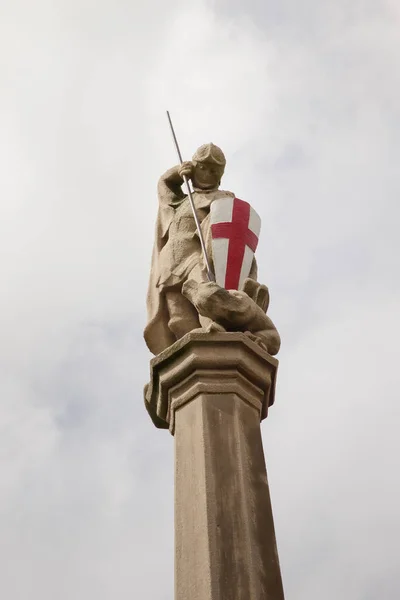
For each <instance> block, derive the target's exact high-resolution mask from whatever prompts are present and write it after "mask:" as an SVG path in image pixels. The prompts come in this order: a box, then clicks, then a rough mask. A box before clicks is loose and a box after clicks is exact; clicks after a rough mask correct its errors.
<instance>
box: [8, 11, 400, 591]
mask: <svg viewBox="0 0 400 600" xmlns="http://www.w3.org/2000/svg"><path fill="white" fill-rule="evenodd" d="M399 57H400V7H399V4H398V2H397V1H396V0H373V1H372V0H363V1H361V0H353V2H350V3H349V2H348V1H347V0H336V1H335V2H333V1H328V0H304V1H303V2H301V3H300V2H297V1H296V0H280V1H279V2H278V1H277V0H247V2H245V3H244V2H241V1H240V0H229V1H228V0H215V1H213V2H211V1H207V0H197V2H193V1H192V0H186V1H185V2H183V0H182V1H181V0H169V2H164V1H163V0H157V1H156V0H153V1H150V0H149V2H147V3H142V2H136V1H135V0H133V1H132V0H129V1H128V0H113V1H112V2H111V0H101V1H98V2H93V1H91V0H79V1H78V0H68V1H67V0H51V1H50V0H37V1H36V2H34V3H33V2H28V1H27V0H14V1H13V2H6V1H5V0H0V130H1V131H2V135H1V138H0V163H1V167H2V168H1V176H0V267H1V268H0V273H1V279H2V293H1V295H0V331H1V336H0V440H1V441H0V532H1V535H0V565H1V566H0V595H1V597H2V598H7V600H28V599H29V600H53V599H54V598H57V599H58V600H87V599H88V598H96V600H111V599H114V598H116V597H118V598H119V599H120V600H125V599H128V598H129V599H131V598H136V597H138V598H139V597H140V598H141V599H142V600H150V599H151V600H153V599H154V598H157V599H158V600H172V599H173V552H174V550H173V438H172V437H171V436H170V435H169V433H168V432H166V431H160V430H157V429H155V428H154V426H153V425H152V423H151V422H150V419H149V418H148V415H147V413H146V411H145V409H144V406H143V397H142V388H143V385H144V384H145V383H146V381H147V378H148V375H149V365H148V363H149V358H150V354H149V352H148V351H147V349H146V347H145V344H144V341H143V338H142V331H143V328H144V325H145V322H146V310H145V296H146V287H147V280H148V276H149V267H150V256H151V249H152V242H153V230H154V221H155V216H156V211H157V195H156V185H157V180H158V177H159V176H160V175H161V174H162V173H163V172H164V171H165V170H166V169H167V168H169V167H171V166H173V165H174V164H175V163H176V157H175V151H174V147H173V145H172V141H171V136H170V133H169V131H168V124H167V120H166V116H165V110H166V109H169V110H170V111H171V115H172V118H173V120H174V123H175V127H176V132H177V135H178V138H179V141H180V144H181V149H182V153H183V154H184V156H185V158H190V157H191V155H192V154H193V152H194V151H195V149H196V148H197V147H198V146H199V145H201V144H203V143H206V142H209V141H212V142H214V143H216V144H218V145H219V146H221V147H222V149H223V150H224V152H225V155H226V157H227V168H226V174H225V176H224V180H223V187H224V189H228V190H231V191H233V192H235V193H236V194H237V195H238V196H239V197H240V198H243V199H245V200H247V201H249V202H250V203H251V204H252V206H254V208H255V209H256V210H257V212H258V213H259V214H260V216H261V218H262V231H261V238H260V244H259V247H258V250H257V258H258V264H259V280H260V281H261V282H262V283H265V284H267V285H268V287H269V289H270V294H271V305H270V309H269V315H270V316H271V318H272V319H273V321H274V322H275V324H276V325H277V328H278V330H279V331H280V334H281V337H282V349H281V352H280V353H279V360H280V366H279V373H278V384H277V394H276V403H275V405H274V407H273V408H272V409H271V410H270V414H269V417H268V419H267V421H265V422H264V423H263V424H262V434H263V441H264V449H265V455H266V462H267V469H268V476H269V482H270V487H271V495H272V503H273V510H274V517H275V527H276V533H277V541H278V549H279V555H280V561H281V568H282V576H283V581H284V587H285V592H286V597H287V599H288V600H290V599H291V598H293V599H294V598H296V600H320V599H321V598H324V600H336V599H337V598H341V599H342V600H378V599H379V600H397V599H398V598H399V597H400V583H399V577H398V574H399V569H400V553H399V550H398V540H399V536H400V514H399V506H400V481H399V456H400V438H399V433H398V432H399V429H400V408H399V404H398V389H399V385H400V370H399V368H398V364H397V357H398V355H399V351H398V339H399V335H400V314H399V306H400V280H399V272H400V242H399V234H398V229H399V225H398V223H399V218H400V209H399V206H398V201H399V193H400V176H399V173H398V171H399V169H398V165H397V160H398V156H399V150H400V68H399V66H400V65H399Z"/></svg>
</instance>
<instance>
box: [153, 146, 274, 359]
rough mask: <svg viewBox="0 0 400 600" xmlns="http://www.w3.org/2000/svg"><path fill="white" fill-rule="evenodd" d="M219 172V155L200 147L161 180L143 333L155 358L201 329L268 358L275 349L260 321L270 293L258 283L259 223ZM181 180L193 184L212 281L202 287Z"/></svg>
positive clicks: (266, 323)
mask: <svg viewBox="0 0 400 600" xmlns="http://www.w3.org/2000/svg"><path fill="white" fill-rule="evenodd" d="M225 165H226V160H225V156H224V154H223V152H222V150H221V149H220V148H218V146H215V145H214V144H205V145H203V146H201V147H200V148H199V149H198V150H197V151H196V152H195V154H194V156H193V158H192V161H189V162H184V163H182V164H181V165H178V166H175V167H173V168H172V169H169V170H168V171H167V172H166V173H164V175H163V176H162V177H161V178H160V180H159V183H158V199H159V210H158V215H157V221H156V231H155V242H154V249H153V256H152V266H151V275H150V282H149V289H148V294H147V310H148V323H147V325H146V328H145V331H144V337H145V340H146V343H147V346H148V348H149V349H150V351H151V352H153V354H159V353H160V352H162V351H163V350H164V349H166V348H167V347H168V346H170V345H171V344H173V343H174V342H175V341H176V340H178V339H180V338H181V337H183V336H184V335H185V334H186V333H188V332H190V331H193V330H200V329H202V330H205V331H244V332H246V333H247V334H248V335H249V336H250V337H251V338H252V339H254V340H255V341H256V342H257V343H259V344H260V346H262V347H263V348H264V349H266V350H268V352H269V353H270V354H276V353H277V352H278V350H279V345H280V338H279V334H278V332H277V331H276V329H275V327H274V325H273V323H272V321H271V320H270V319H269V317H267V315H266V314H265V313H266V310H267V308H268V302H269V295H268V289H267V288H266V287H265V286H263V285H260V284H259V283H257V264H256V260H255V258H254V252H255V249H256V246H257V242H258V235H259V231H260V221H259V217H258V215H257V213H256V212H255V211H254V209H252V207H251V206H250V205H249V204H248V203H247V202H244V201H243V200H239V199H237V198H235V194H233V193H232V192H227V191H223V190H220V189H219V186H220V183H221V178H222V176H223V174H224V170H225ZM184 176H186V177H187V179H188V180H190V181H191V182H192V186H193V193H192V196H193V201H194V205H195V209H196V214H197V218H198V221H199V223H200V227H201V231H202V235H203V239H204V240H205V246H206V250H207V255H208V259H209V262H210V265H211V268H212V269H213V272H214V273H215V276H216V277H215V279H216V281H215V282H209V281H208V280H207V270H206V267H205V262H204V258H203V254H202V249H201V244H200V238H199V233H198V231H197V227H196V222H195V219H194V216H193V212H192V207H191V205H190V202H189V199H188V196H187V195H186V193H185V192H184V191H183V190H182V186H183V184H184Z"/></svg>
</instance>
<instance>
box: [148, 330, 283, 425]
mask: <svg viewBox="0 0 400 600" xmlns="http://www.w3.org/2000/svg"><path fill="white" fill-rule="evenodd" d="M277 368H278V360H277V359H276V358H273V357H272V356H270V355H269V354H268V353H267V352H266V351H265V350H263V349H262V348H260V346H258V345H257V344H256V343H255V342H254V341H253V340H251V339H250V338H249V337H248V336H247V335H246V334H244V333H235V332H231V333H203V332H191V333H188V334H187V335H185V336H184V337H183V338H181V339H180V340H178V341H177V342H175V343H174V344H173V345H172V346H170V347H169V348H167V349H166V350H164V351H163V352H161V353H160V354H159V355H158V356H156V357H154V358H153V359H152V360H151V362H150V383H149V384H147V385H146V387H145V404H146V408H147V410H148V412H149V414H150V417H151V418H152V420H153V423H154V424H155V425H156V427H159V428H163V429H169V430H170V432H171V433H172V435H173V434H174V431H175V413H176V411H177V410H179V409H180V408H181V407H182V406H184V405H185V404H187V403H188V402H191V401H192V400H194V399H195V398H196V397H197V396H199V395H200V394H235V395H236V396H238V397H240V398H241V399H242V400H243V401H244V402H245V403H247V404H249V405H250V406H252V407H253V408H254V409H255V410H256V411H257V412H258V414H259V418H260V421H261V420H263V419H265V418H266V417H267V415H268V408H269V406H271V405H272V404H273V402H274V398H275V381H276V373H277Z"/></svg>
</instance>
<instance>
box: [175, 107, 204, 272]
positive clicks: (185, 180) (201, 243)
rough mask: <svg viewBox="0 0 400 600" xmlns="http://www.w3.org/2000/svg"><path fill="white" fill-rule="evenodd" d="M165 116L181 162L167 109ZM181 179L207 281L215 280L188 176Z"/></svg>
mask: <svg viewBox="0 0 400 600" xmlns="http://www.w3.org/2000/svg"><path fill="white" fill-rule="evenodd" d="M167 117H168V121H169V126H170V128H171V133H172V137H173V139H174V143H175V148H176V152H177V154H178V158H179V162H180V163H181V164H182V163H183V160H182V154H181V151H180V149H179V144H178V140H177V139H176V135H175V130H174V126H173V125H172V121H171V116H170V114H169V111H168V110H167ZM183 181H184V182H185V184H186V187H187V192H188V197H189V202H190V206H191V208H192V212H193V217H194V221H195V223H196V227H197V232H198V234H199V238H200V245H201V250H202V252H203V257H204V262H205V263H206V268H207V277H208V281H215V276H214V273H213V272H212V270H211V267H210V262H209V260H208V256H207V250H206V245H205V243H204V238H203V233H202V231H201V227H200V222H199V219H198V217H197V213H196V207H195V205H194V201H193V195H192V190H191V189H190V185H189V181H188V178H187V177H186V175H184V176H183Z"/></svg>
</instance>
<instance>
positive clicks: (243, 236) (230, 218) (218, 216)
mask: <svg viewBox="0 0 400 600" xmlns="http://www.w3.org/2000/svg"><path fill="white" fill-rule="evenodd" d="M210 219H211V234H212V252H213V262H214V270H215V279H216V282H217V283H218V285H220V286H221V287H224V288H225V289H230V290H239V289H242V287H243V283H244V280H245V279H246V277H248V276H249V273H250V269H251V264H252V261H253V256H254V252H255V251H256V248H257V244H258V238H259V235H260V228H261V219H260V217H259V216H258V214H257V213H256V211H255V210H254V208H252V207H251V206H250V204H249V203H248V202H244V200H239V198H221V199H219V200H214V202H213V203H212V204H211V209H210Z"/></svg>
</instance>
